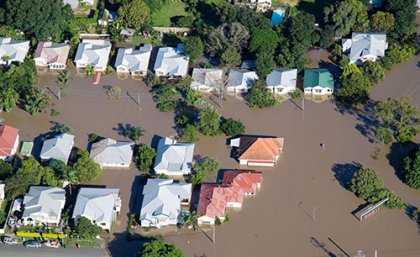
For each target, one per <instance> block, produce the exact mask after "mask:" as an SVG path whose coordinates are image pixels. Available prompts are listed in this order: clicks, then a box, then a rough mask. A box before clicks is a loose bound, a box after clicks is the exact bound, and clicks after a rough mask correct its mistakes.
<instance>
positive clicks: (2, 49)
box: [0, 37, 29, 64]
mask: <svg viewBox="0 0 420 257" xmlns="http://www.w3.org/2000/svg"><path fill="white" fill-rule="evenodd" d="M28 51H29V41H24V40H12V39H11V38H6V37H0V64H6V62H5V61H3V60H2V58H3V56H9V57H10V58H11V60H10V62H24V61H25V57H26V54H27V53H28Z"/></svg>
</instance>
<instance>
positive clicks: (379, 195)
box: [350, 167, 385, 203]
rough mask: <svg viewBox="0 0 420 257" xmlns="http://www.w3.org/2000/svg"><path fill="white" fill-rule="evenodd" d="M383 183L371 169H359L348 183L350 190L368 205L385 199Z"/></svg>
mask: <svg viewBox="0 0 420 257" xmlns="http://www.w3.org/2000/svg"><path fill="white" fill-rule="evenodd" d="M383 189H384V182H383V180H382V178H381V177H379V175H378V174H377V173H376V172H375V171H374V170H372V169H369V168H366V167H360V168H359V170H358V171H357V172H356V173H354V174H353V178H352V179H351V182H350V190H351V191H352V192H353V193H354V194H355V195H356V196H357V197H360V198H362V199H363V200H365V201H367V202H369V203H376V202H378V201H380V200H382V199H383V198H384V197H385V192H384V190H383Z"/></svg>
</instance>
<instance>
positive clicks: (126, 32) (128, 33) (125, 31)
mask: <svg viewBox="0 0 420 257" xmlns="http://www.w3.org/2000/svg"><path fill="white" fill-rule="evenodd" d="M135 32H136V30H135V29H130V28H127V29H122V30H121V32H120V35H123V36H129V37H131V36H133V35H134V33H135Z"/></svg>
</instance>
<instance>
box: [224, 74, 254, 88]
mask: <svg viewBox="0 0 420 257" xmlns="http://www.w3.org/2000/svg"><path fill="white" fill-rule="evenodd" d="M257 79H258V75H257V73H255V71H249V70H245V69H232V70H230V72H229V78H228V81H229V82H228V87H247V88H250V87H251V86H252V84H253V83H254V81H255V80H257Z"/></svg>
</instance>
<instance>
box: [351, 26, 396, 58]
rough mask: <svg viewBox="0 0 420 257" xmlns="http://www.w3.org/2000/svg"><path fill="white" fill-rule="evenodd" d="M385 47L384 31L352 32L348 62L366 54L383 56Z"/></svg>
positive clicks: (386, 45) (386, 46)
mask: <svg viewBox="0 0 420 257" xmlns="http://www.w3.org/2000/svg"><path fill="white" fill-rule="evenodd" d="M387 48H388V43H387V42H386V34H385V33H353V34H352V38H351V48H350V55H349V59H350V63H355V62H357V61H358V60H359V59H360V58H361V57H363V56H367V55H372V56H376V57H383V56H384V55H385V50H386V49H387Z"/></svg>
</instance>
